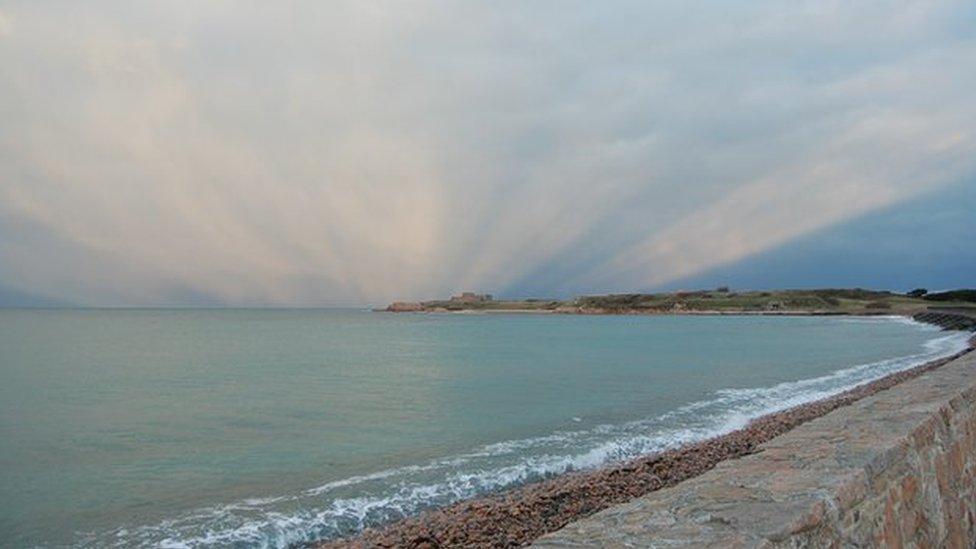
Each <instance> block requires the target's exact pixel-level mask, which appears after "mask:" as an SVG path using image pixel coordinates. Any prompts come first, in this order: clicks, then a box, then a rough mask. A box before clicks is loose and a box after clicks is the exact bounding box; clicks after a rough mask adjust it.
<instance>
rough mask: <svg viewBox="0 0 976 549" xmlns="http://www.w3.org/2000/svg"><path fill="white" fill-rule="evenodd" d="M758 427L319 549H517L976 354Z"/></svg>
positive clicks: (767, 419) (974, 342)
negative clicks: (464, 548) (821, 417)
mask: <svg viewBox="0 0 976 549" xmlns="http://www.w3.org/2000/svg"><path fill="white" fill-rule="evenodd" d="M969 344H970V346H969V348H967V349H966V350H964V351H961V352H959V353H956V354H955V355H952V356H949V357H946V358H942V359H938V360H934V361H931V362H928V363H925V364H922V365H920V366H916V367H914V368H911V369H909V370H905V371H902V372H898V373H894V374H891V375H888V376H885V377H883V378H880V379H878V380H875V381H872V382H869V383H866V384H863V385H860V386H858V387H855V388H853V389H849V390H847V391H844V392H842V393H839V394H837V395H834V396H832V397H828V398H825V399H822V400H818V401H814V402H810V403H807V404H801V405H799V406H796V407H793V408H789V409H787V410H784V411H781V412H776V413H773V414H769V415H766V416H763V417H760V418H758V419H756V420H754V421H752V422H751V423H750V424H749V425H747V426H746V427H745V428H743V429H739V430H737V431H732V432H730V433H727V434H725V435H721V436H718V437H715V438H711V439H708V440H704V441H701V442H697V443H693V444H689V445H686V446H682V447H679V448H675V449H672V450H667V451H665V452H661V453H658V454H652V455H648V456H644V457H641V458H637V459H634V460H631V461H628V462H625V463H622V464H616V465H611V466H608V467H606V468H602V469H597V470H592V471H582V472H574V473H568V474H565V475H561V476H558V477H554V478H552V479H548V480H545V481H542V482H538V483H534V484H529V485H526V486H521V487H517V488H513V489H510V490H507V491H505V492H502V493H499V494H495V495H490V496H485V497H482V498H477V499H473V500H467V501H463V502H459V503H456V504H454V505H450V506H448V507H445V508H442V509H438V510H435V511H430V512H427V513H424V514H422V515H420V516H418V517H414V518H408V519H404V520H401V521H398V522H395V523H392V524H390V525H387V526H384V527H381V528H375V529H369V530H366V531H364V532H363V533H361V534H360V535H358V536H356V537H353V538H348V539H343V540H336V541H331V542H325V543H322V544H319V545H318V547H320V548H333V547H357V548H358V547H411V548H433V547H518V546H523V545H527V544H529V543H531V542H532V541H533V540H535V539H536V538H538V537H540V536H542V535H543V534H546V533H548V532H553V531H555V530H558V529H559V528H562V527H563V526H565V525H566V524H568V523H570V522H572V521H575V520H578V519H580V518H583V517H586V516H589V515H591V514H593V513H596V512H597V511H600V510H603V509H606V508H607V507H610V506H612V505H616V504H620V503H624V502H626V501H629V500H631V499H634V498H637V497H640V496H643V495H645V494H648V493H650V492H653V491H655V490H660V489H661V488H666V487H669V486H673V485H675V484H677V483H679V482H681V481H683V480H686V479H689V478H692V477H695V476H698V475H701V474H703V473H705V472H706V471H708V470H710V469H711V468H713V467H714V466H715V465H717V464H718V463H719V462H722V461H725V460H728V459H735V458H738V457H742V456H745V455H748V454H751V453H754V452H756V451H757V450H758V447H759V445H761V444H762V443H764V442H766V441H768V440H770V439H772V438H774V437H776V436H779V435H781V434H783V433H785V432H787V431H789V430H790V429H793V428H794V427H796V426H798V425H801V424H803V423H806V422H808V421H810V420H812V419H815V418H818V417H820V416H823V415H824V414H827V413H828V412H831V411H833V410H835V409H837V408H840V407H842V406H847V405H849V404H851V403H853V402H855V401H857V400H860V399H862V398H864V397H867V396H869V395H872V394H874V393H877V392H879V391H883V390H885V389H888V388H890V387H893V386H894V385H897V384H899V383H901V382H903V381H906V380H909V379H912V378H915V377H918V376H919V375H922V374H924V373H925V372H928V371H930V370H933V369H935V368H938V367H940V366H942V365H944V364H946V363H948V362H950V361H952V360H955V359H956V358H959V357H960V356H962V355H964V354H966V353H968V352H970V351H972V350H973V348H974V347H976V337H974V338H972V339H970V341H969Z"/></svg>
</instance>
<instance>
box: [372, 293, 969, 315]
mask: <svg viewBox="0 0 976 549" xmlns="http://www.w3.org/2000/svg"><path fill="white" fill-rule="evenodd" d="M910 294H912V295H908V294H899V293H895V292H889V291H878V290H864V289H860V288H854V289H817V290H770V291H743V292H736V291H729V290H727V289H725V288H720V289H717V290H697V291H680V292H671V293H654V294H611V295H596V296H582V297H578V298H575V299H571V300H565V301H563V300H547V299H521V300H504V299H502V300H495V299H492V298H491V297H490V296H477V295H474V294H464V295H462V296H458V297H454V298H451V299H444V300H433V301H422V302H412V303H407V302H398V303H394V304H392V305H390V306H389V307H387V308H386V309H385V310H387V311H392V312H463V311H470V312H476V311H482V312H539V313H564V314H708V313H711V314H840V315H863V314H900V315H912V314H916V313H920V312H924V311H927V310H932V309H954V310H959V311H961V312H970V313H972V314H976V291H974V290H955V291H952V292H943V293H939V294H927V295H919V293H918V292H910Z"/></svg>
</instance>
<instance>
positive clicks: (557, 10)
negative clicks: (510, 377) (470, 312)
mask: <svg viewBox="0 0 976 549" xmlns="http://www.w3.org/2000/svg"><path fill="white" fill-rule="evenodd" d="M974 90H976V3H974V2H972V1H971V0H960V1H942V0H930V1H907V0H901V1H876V0H862V1H858V2H847V1H831V0H816V1H799V2H768V1H752V2H746V1H741V2H732V1H727V0H726V1H712V2H709V1H704V2H697V3H688V2H683V1H674V2H668V1H661V2H645V1H634V2H630V1H606V2H592V1H586V2H583V1H579V2H577V1H573V0H559V1H538V2H504V1H503V2H496V1H478V0H471V1H456V2H439V1H424V0H417V1H412V2H401V1H391V2H368V1H363V0H354V1H342V0H335V1H330V2H321V1H312V0H308V1H282V2H257V1H247V0H240V1H234V2H231V1H222V0H212V1H207V2H201V1H199V0H172V1H167V2H143V1H139V0H117V1H109V0H88V1H86V2H77V1H67V0H44V1H37V0H25V1H21V0H3V1H2V2H0V305H18V306H25V305H26V306H30V305H39V306H57V305H71V306H107V307H115V306H327V305H351V306H360V305H381V304H385V303H387V302H389V301H392V300H394V299H406V300H409V299H428V298H435V297H441V296H446V295H448V294H451V293H456V292H459V291H462V290H472V291H480V292H489V293H493V294H496V295H501V296H513V297H526V296H530V295H535V296H547V297H566V296H572V295H579V294H587V293H590V294H592V293H606V292H631V291H652V290H659V289H675V288H694V287H712V286H716V285H726V284H729V285H733V286H734V287H743V288H775V287H814V286H862V287H874V288H888V289H894V290H907V289H910V288H913V287H916V286H924V287H932V288H949V287H960V286H976V239H974V238H973V235H974V234H976V222H974V220H973V219H974V217H976V215H974V214H973V212H974V210H976V209H974V206H976V133H974V132H976V92H974Z"/></svg>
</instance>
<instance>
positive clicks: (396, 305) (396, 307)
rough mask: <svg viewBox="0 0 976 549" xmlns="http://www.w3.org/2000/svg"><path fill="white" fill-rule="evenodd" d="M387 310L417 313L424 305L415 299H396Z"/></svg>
mask: <svg viewBox="0 0 976 549" xmlns="http://www.w3.org/2000/svg"><path fill="white" fill-rule="evenodd" d="M386 310H387V311H389V312H391V313H416V312H420V311H423V310H424V306H423V304H421V303H417V302H414V301H395V302H393V303H392V304H390V306H389V307H387V308H386Z"/></svg>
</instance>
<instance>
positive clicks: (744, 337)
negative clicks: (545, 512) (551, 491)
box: [0, 310, 964, 547]
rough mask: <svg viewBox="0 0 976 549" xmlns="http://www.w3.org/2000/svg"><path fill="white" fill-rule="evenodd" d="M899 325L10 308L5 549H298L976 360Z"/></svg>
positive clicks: (5, 319) (5, 322) (4, 368)
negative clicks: (936, 360)
mask: <svg viewBox="0 0 976 549" xmlns="http://www.w3.org/2000/svg"><path fill="white" fill-rule="evenodd" d="M963 337H964V336H959V335H947V334H946V333H941V332H938V331H935V330H933V329H931V328H928V327H924V326H920V325H917V324H913V323H911V322H908V321H903V320H895V319H872V320H859V319H841V318H812V317H811V318H762V317H633V316H626V317H610V316H534V315H521V316H520V315H390V314H379V313H369V312H362V311H337V310H326V311H295V310H289V311H273V310H260V311H257V310H254V311H252V310H226V311H224V310H222V311H173V310H125V311H101V310H90V311H18V310H0V376H2V377H0V546H5V547H6V546H31V545H41V546H60V545H72V546H99V547H101V546H114V545H118V546H198V545H218V546H258V545H265V546H283V545H287V544H288V543H291V542H296V541H301V540H307V539H316V538H322V537H331V536H335V535H337V534H346V533H350V532H353V531H355V530H357V529H359V528H361V527H362V526H363V524H364V523H365V524H374V523H377V522H382V521H386V520H389V519H392V518H395V517H398V516H402V515H403V514H404V513H406V514H410V513H415V512H417V511H418V510H421V509H424V508H426V507H428V506H430V505H437V504H443V503H446V502H450V501H454V500H456V499H458V498H463V497H470V496H472V495H476V494H479V493H483V492H486V491H490V490H495V489H499V488H502V487H505V486H509V485H512V484H517V483H521V482H526V481H532V480H536V479H539V478H542V477H545V476H547V475H552V474H555V473H559V472H563V471H567V470H570V469H577V468H586V467H594V466H598V465H600V464H604V463H607V462H609V461H613V460H619V459H625V458H628V457H632V456H635V455H638V454H641V453H646V452H651V451H654V450H659V449H661V448H664V447H667V446H669V445H674V444H678V443H681V442H683V441H689V440H695V439H699V438H702V437H705V436H709V435H711V434H715V433H718V432H722V431H725V430H729V429H732V428H734V427H737V426H741V425H742V424H743V423H744V422H745V421H747V420H748V419H749V418H751V417H755V416H757V415H760V414H762V413H764V412H768V411H771V410H774V409H777V408H782V407H786V406H789V405H792V404H795V403H799V402H803V401H807V400H811V399H815V398H818V397H821V396H823V395H826V394H829V393H833V392H837V391H839V390H841V389H844V388H846V387H849V386H851V385H854V384H857V383H860V382H863V381H866V380H869V379H872V378H875V377H879V376H881V375H883V374H885V373H888V372H891V371H894V370H898V369H902V368H905V367H908V366H910V365H912V364H915V363H918V362H921V361H923V360H926V359H929V358H932V357H934V356H937V355H942V354H947V353H950V352H953V351H955V350H956V349H959V348H961V346H962V345H963V341H964V340H963Z"/></svg>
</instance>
